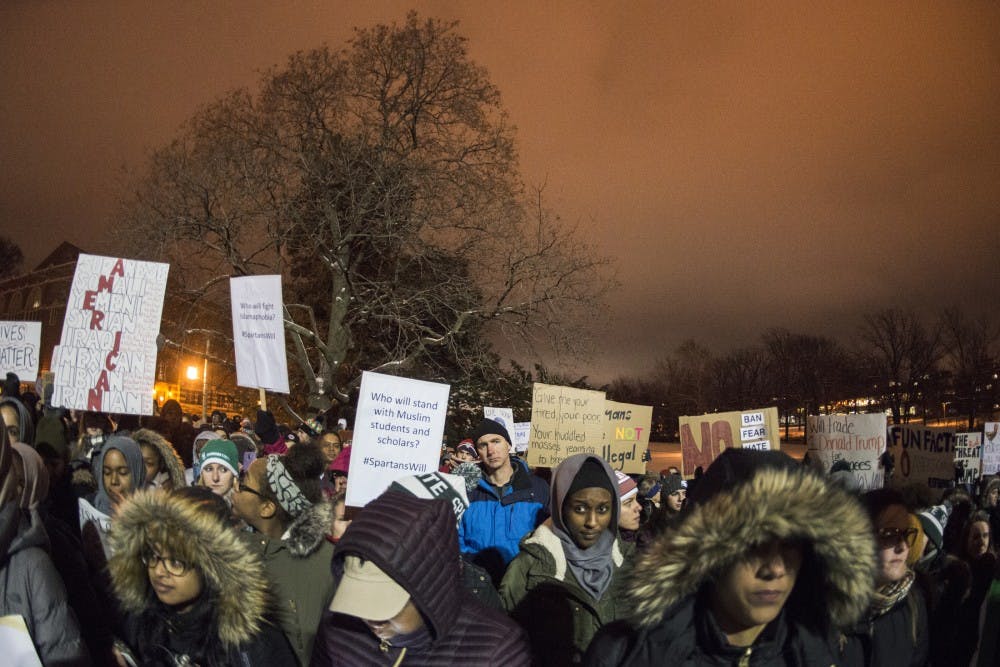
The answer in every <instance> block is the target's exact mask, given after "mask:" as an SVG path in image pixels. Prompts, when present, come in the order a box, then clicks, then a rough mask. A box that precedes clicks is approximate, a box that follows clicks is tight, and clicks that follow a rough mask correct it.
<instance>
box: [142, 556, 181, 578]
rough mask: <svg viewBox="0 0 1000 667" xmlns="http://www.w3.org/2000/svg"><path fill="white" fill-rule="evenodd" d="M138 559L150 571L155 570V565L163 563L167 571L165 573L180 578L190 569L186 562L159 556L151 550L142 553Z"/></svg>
mask: <svg viewBox="0 0 1000 667" xmlns="http://www.w3.org/2000/svg"><path fill="white" fill-rule="evenodd" d="M139 559H140V560H142V564H143V565H145V566H146V567H147V568H149V569H150V570H154V569H156V566H157V565H159V564H160V563H163V568H164V569H165V570H166V571H167V573H168V574H172V575H173V576H175V577H180V576H182V575H183V574H184V573H185V572H187V571H188V568H189V567H190V565H188V563H187V561H183V560H180V559H179V558H170V557H168V556H161V555H160V554H158V553H156V552H155V551H153V550H152V549H147V550H145V551H143V552H142V555H141V556H139Z"/></svg>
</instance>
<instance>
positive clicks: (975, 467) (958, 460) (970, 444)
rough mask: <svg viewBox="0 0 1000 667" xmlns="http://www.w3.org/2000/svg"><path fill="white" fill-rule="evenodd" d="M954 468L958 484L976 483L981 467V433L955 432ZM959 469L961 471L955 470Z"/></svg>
mask: <svg viewBox="0 0 1000 667" xmlns="http://www.w3.org/2000/svg"><path fill="white" fill-rule="evenodd" d="M955 468H956V475H957V477H956V479H955V481H956V482H957V483H959V484H976V483H977V482H978V481H979V473H980V471H982V469H983V434H982V433H979V432H978V431H976V432H974V433H956V434H955ZM958 470H961V472H960V473H959V472H957V471H958Z"/></svg>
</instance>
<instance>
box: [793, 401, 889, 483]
mask: <svg viewBox="0 0 1000 667" xmlns="http://www.w3.org/2000/svg"><path fill="white" fill-rule="evenodd" d="M885 427H886V420H885V414H883V413H878V414H851V415H819V416H812V415H810V416H809V417H808V418H807V431H808V434H809V435H808V445H809V456H810V457H815V458H818V459H819V460H820V461H822V463H823V472H824V473H827V474H829V472H830V468H832V467H833V464H834V463H836V462H837V461H846V462H847V464H848V465H850V468H851V474H852V475H854V477H855V478H857V480H858V483H859V484H860V485H861V488H862V489H865V490H869V489H880V488H882V486H883V479H884V477H885V473H884V471H883V470H882V468H880V467H879V458H880V457H881V456H882V454H883V453H885V446H886V443H885Z"/></svg>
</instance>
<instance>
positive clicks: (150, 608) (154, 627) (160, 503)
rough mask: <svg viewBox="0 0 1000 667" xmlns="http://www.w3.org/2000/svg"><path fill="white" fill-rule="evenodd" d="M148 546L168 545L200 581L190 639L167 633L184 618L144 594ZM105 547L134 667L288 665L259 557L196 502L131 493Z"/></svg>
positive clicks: (291, 661) (290, 659) (148, 590)
mask: <svg viewBox="0 0 1000 667" xmlns="http://www.w3.org/2000/svg"><path fill="white" fill-rule="evenodd" d="M150 543H153V544H169V545H170V549H171V555H172V556H173V557H175V558H178V559H180V560H184V561H186V562H188V563H190V564H191V565H192V566H193V567H196V568H198V571H199V573H200V574H201V577H202V581H203V585H204V589H203V593H202V595H201V597H200V601H199V602H198V603H197V604H196V607H197V608H198V610H199V613H201V614H204V620H203V622H201V623H199V625H198V626H197V627H196V628H194V629H193V631H190V632H186V633H183V634H182V633H180V632H175V628H178V627H181V626H184V625H185V624H187V623H190V617H188V618H184V617H185V616H186V614H178V613H176V612H174V611H173V610H171V609H170V608H168V607H166V606H165V605H163V604H162V603H161V602H160V601H159V600H158V599H157V597H156V594H155V593H154V591H153V590H152V587H151V586H150V583H149V574H148V569H147V568H146V566H145V565H144V564H143V563H142V560H141V554H142V551H143V549H145V548H146V545H147V544H150ZM110 544H111V547H112V554H113V555H112V556H111V559H110V560H109V562H108V569H109V571H110V573H111V581H112V585H113V587H114V591H115V594H116V596H117V598H118V601H119V603H120V605H121V608H122V610H123V611H124V612H125V613H126V614H128V620H127V622H126V627H127V629H128V630H129V632H128V635H127V637H126V641H128V643H129V645H130V647H131V648H132V650H133V651H135V652H136V653H137V654H138V657H139V660H140V663H141V664H171V663H170V662H169V661H170V660H176V659H180V660H183V659H184V656H186V655H187V656H191V655H193V656H194V657H195V659H194V661H195V662H198V664H200V665H202V667H208V666H209V665H210V664H212V663H213V662H215V663H216V664H232V665H244V666H251V667H252V666H256V665H260V666H262V667H263V666H265V665H266V666H268V667H270V666H271V665H295V664H296V663H295V656H294V654H293V653H292V650H291V648H290V647H289V646H288V642H287V640H286V639H285V637H284V635H283V634H282V633H281V632H280V630H278V629H277V627H276V626H274V625H273V624H272V623H270V622H269V620H268V618H269V617H270V616H271V613H272V610H273V605H272V601H271V596H270V592H269V590H268V580H267V576H266V574H265V571H264V564H263V562H262V561H261V559H260V556H259V555H257V554H255V553H253V552H251V551H250V550H248V549H247V545H246V543H245V542H244V541H243V539H241V538H240V536H239V533H238V531H237V530H236V529H234V528H232V527H230V526H228V525H226V524H224V523H223V522H222V521H221V520H220V519H219V518H218V517H217V516H216V515H215V514H213V513H212V512H211V511H208V510H205V509H204V508H203V507H202V506H201V505H200V504H199V503H198V502H196V501H194V500H192V499H190V498H187V497H183V496H180V495H177V494H175V493H171V492H168V491H164V490H162V489H143V490H140V491H136V492H135V493H134V494H133V495H132V496H131V497H129V499H128V500H126V501H125V502H124V503H122V505H121V506H120V507H119V508H118V513H117V515H116V516H115V520H114V522H113V524H112V526H111V533H110ZM189 613H191V612H189ZM199 654H200V655H201V656H203V657H201V658H200V659H199V658H198V657H197V656H199ZM206 655H210V656H211V658H206V657H204V656H206Z"/></svg>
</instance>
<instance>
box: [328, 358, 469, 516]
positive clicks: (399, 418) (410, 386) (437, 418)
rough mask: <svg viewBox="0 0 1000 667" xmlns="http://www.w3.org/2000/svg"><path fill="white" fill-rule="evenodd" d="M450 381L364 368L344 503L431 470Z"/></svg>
mask: <svg viewBox="0 0 1000 667" xmlns="http://www.w3.org/2000/svg"><path fill="white" fill-rule="evenodd" d="M450 391H451V387H450V386H449V385H446V384H438V383H436V382H424V381H423V380H411V379H409V378H401V377H395V376H392V375H382V374H380V373H370V372H368V371H365V372H364V373H363V374H362V375H361V395H360V398H359V399H358V412H357V416H356V417H355V420H354V444H353V446H352V447H353V448H352V450H351V470H350V474H349V475H348V477H347V499H346V504H347V505H349V506H351V507H364V506H365V505H367V504H368V503H369V502H370V501H371V500H373V499H374V498H376V497H378V496H379V495H380V494H381V493H382V492H383V491H385V490H386V489H387V488H388V487H389V485H390V484H391V483H392V482H393V481H394V480H396V479H398V478H400V477H405V476H406V475H418V474H421V473H428V472H435V471H436V470H437V468H438V456H439V455H440V453H441V439H442V436H443V435H444V420H445V416H446V415H447V413H448V393H449V392H450Z"/></svg>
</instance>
